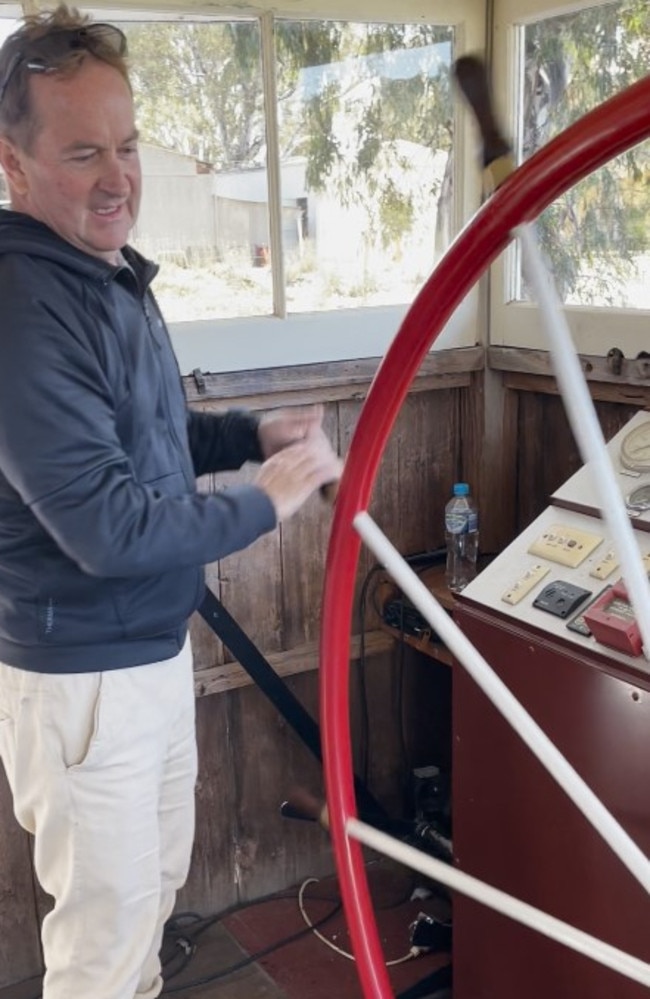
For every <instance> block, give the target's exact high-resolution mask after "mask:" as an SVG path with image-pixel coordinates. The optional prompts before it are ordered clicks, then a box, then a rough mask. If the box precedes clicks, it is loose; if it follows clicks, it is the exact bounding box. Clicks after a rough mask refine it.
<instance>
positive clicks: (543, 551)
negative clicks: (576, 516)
mask: <svg viewBox="0 0 650 999" xmlns="http://www.w3.org/2000/svg"><path fill="white" fill-rule="evenodd" d="M602 540H603V539H602V535H600V534H590V533H589V532H588V531H581V530H579V529H578V528H576V527H569V526H567V525H566V524H551V525H549V527H547V528H546V530H545V531H544V533H543V534H542V535H540V536H539V537H538V538H536V539H535V541H533V543H532V545H531V546H530V548H529V549H528V551H529V552H530V554H531V555H539V556H541V557H542V558H547V559H549V561H551V562H557V563H559V565H566V566H568V567H569V568H570V569H575V568H576V567H577V566H579V565H580V563H581V562H584V560H585V559H586V558H587V556H588V555H591V553H592V552H593V551H595V549H596V548H597V547H598V545H599V544H600V543H601V542H602Z"/></svg>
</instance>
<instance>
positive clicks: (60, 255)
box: [0, 209, 158, 286]
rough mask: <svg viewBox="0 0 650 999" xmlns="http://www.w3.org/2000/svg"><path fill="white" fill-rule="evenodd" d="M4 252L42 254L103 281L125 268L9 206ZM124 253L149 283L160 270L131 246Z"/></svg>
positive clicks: (3, 214)
mask: <svg viewBox="0 0 650 999" xmlns="http://www.w3.org/2000/svg"><path fill="white" fill-rule="evenodd" d="M3 253H26V254H28V255H29V256H30V257H43V258H45V259H46V260H50V261H52V262H53V263H58V264H62V265H63V266H64V267H68V268H70V269H72V270H76V271H78V272H80V273H82V274H83V275H84V276H86V277H88V278H91V279H92V278H95V279H97V280H100V281H104V282H106V281H110V280H111V278H113V277H114V276H115V275H117V274H119V272H120V271H121V270H122V266H121V265H118V266H114V265H113V264H109V263H106V261H104V260H101V259H100V258H99V257H93V256H91V254H89V253H84V252H83V251H82V250H78V249H77V247H76V246H73V245H72V244H71V243H68V242H67V241H66V240H65V239H61V237H60V236H58V235H57V234H56V233H55V232H54V231H53V230H52V229H50V228H49V227H48V226H46V225H45V224H44V223H43V222H39V221H38V220H37V219H34V218H31V216H29V215H24V214H23V213H22V212H13V211H10V210H9V209H2V210H0V255H2V254H3ZM122 253H123V255H124V258H125V260H126V261H127V263H129V264H130V265H131V267H132V268H133V269H134V270H135V272H136V274H137V275H138V276H139V278H140V280H141V281H142V282H143V284H144V285H145V286H146V285H148V284H149V282H150V281H152V280H153V278H154V277H155V276H156V274H157V273H158V266H157V265H156V264H154V263H152V262H151V261H150V260H146V259H145V257H143V256H142V255H141V254H140V253H138V252H137V250H134V249H133V248H132V247H130V246H127V247H124V248H123V249H122Z"/></svg>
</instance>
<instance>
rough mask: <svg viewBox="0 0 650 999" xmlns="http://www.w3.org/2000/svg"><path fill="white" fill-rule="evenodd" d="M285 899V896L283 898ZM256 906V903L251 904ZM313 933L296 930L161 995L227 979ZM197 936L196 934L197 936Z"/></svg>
mask: <svg viewBox="0 0 650 999" xmlns="http://www.w3.org/2000/svg"><path fill="white" fill-rule="evenodd" d="M285 897H286V896H285ZM265 901H267V900H265ZM268 901H270V899H268ZM251 904H256V903H251ZM340 910H341V903H340V902H339V903H338V904H337V905H335V906H334V908H333V909H332V910H331V911H330V912H328V913H327V914H326V915H325V916H323V917H322V919H319V920H318V922H317V923H315V924H314V928H316V927H320V926H324V925H325V923H327V922H328V921H329V920H330V919H332V917H333V916H335V915H336V913H337V912H339V911H340ZM217 921H218V920H217V918H212V919H211V922H210V925H212V924H213V923H215V922H217ZM204 929H205V927H204V926H203V927H202V928H201V930H200V931H199V932H200V933H201V932H203V930H204ZM310 932H313V928H310V927H306V928H305V929H304V930H298V931H297V932H296V933H292V934H291V935H290V936H288V937H284V938H283V939H282V940H279V941H276V942H275V943H273V944H269V946H268V947H264V948H263V949H262V950H258V951H256V952H255V953H254V954H249V955H248V956H247V957H245V958H242V960H241V961H237V962H236V964H231V965H230V966H229V967H228V968H222V969H221V970H220V971H217V972H214V973H213V974H211V975H205V976H204V977H203V978H197V979H195V980H194V981H192V982H184V983H183V984H182V985H176V986H172V988H168V987H167V986H166V985H165V986H164V988H163V990H162V992H161V993H160V994H161V995H170V994H172V993H174V992H185V991H186V990H188V989H195V988H198V987H199V986H200V985H209V984H211V983H212V982H217V981H220V980H221V979H222V978H227V977H228V976H229V975H232V974H234V973H235V972H236V971H241V970H242V969H243V968H247V967H248V966H249V965H251V964H255V963H257V961H260V960H261V959H262V958H263V957H268V955H269V954H273V953H275V951H277V950H280V949H281V948H282V947H287V946H288V945H289V944H292V943H295V941H296V940H300V939H302V938H303V937H304V936H306V935H307V934H308V933H310ZM197 935H198V934H197Z"/></svg>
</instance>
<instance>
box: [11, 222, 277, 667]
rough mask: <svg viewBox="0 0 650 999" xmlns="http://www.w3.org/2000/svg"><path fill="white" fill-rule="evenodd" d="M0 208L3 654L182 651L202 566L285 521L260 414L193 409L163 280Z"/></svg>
mask: <svg viewBox="0 0 650 999" xmlns="http://www.w3.org/2000/svg"><path fill="white" fill-rule="evenodd" d="M123 252H124V257H125V259H126V261H127V263H128V265H129V266H122V267H113V266H111V265H109V264H107V263H105V262H104V261H102V260H101V259H99V258H95V257H92V256H89V255H87V254H85V253H83V252H81V251H80V250H77V249H76V248H75V247H73V246H72V245H70V244H68V243H67V242H65V241H64V240H62V239H60V238H59V237H58V236H57V235H55V234H54V233H53V232H52V231H51V230H50V229H48V228H47V227H46V226H44V225H42V224H41V223H39V222H36V221H35V220H33V219H30V218H29V217H28V216H25V215H22V214H18V213H15V212H9V211H0V662H4V663H7V664H9V665H11V666H17V667H20V668H22V669H28V670H35V671H38V672H62V673H75V672H88V671H94V670H105V669H117V668H120V667H125V666H136V665H140V664H142V663H151V662H157V661H158V660H161V659H168V658H170V657H172V656H174V655H176V653H177V652H178V651H179V649H180V648H181V646H182V644H183V641H184V639H185V636H186V631H187V621H188V618H189V616H190V615H191V614H192V612H193V611H194V610H196V608H197V607H198V605H199V603H200V602H201V599H202V594H203V589H204V575H203V565H204V564H205V563H208V562H212V561H215V560H216V559H219V558H222V557H223V556H225V555H228V554H229V553H231V552H233V551H237V550H239V549H241V548H244V547H246V546H247V545H249V544H250V543H251V542H252V541H254V540H255V539H256V538H257V537H259V536H260V535H261V534H263V533H265V532H266V531H269V530H271V529H272V528H273V527H274V526H275V523H276V516H275V510H274V508H273V504H272V503H271V501H270V499H269V498H268V496H267V495H266V494H265V493H264V492H263V491H262V490H261V489H259V488H257V487H256V486H253V485H242V486H238V487H233V488H229V489H226V490H223V491H221V492H217V493H213V494H207V493H199V492H198V491H197V488H196V476H199V475H203V474H205V473H207V472H215V471H221V470H225V469H235V468H239V467H240V466H241V465H242V464H243V463H244V462H245V461H247V460H249V459H251V460H260V459H261V454H260V452H259V444H258V439H257V420H256V419H255V417H254V416H252V415H250V414H247V413H243V412H237V411H231V412H226V413H223V414H202V413H198V412H192V411H189V410H188V408H187V406H186V404H185V398H184V394H183V388H182V382H181V379H180V374H179V370H178V366H177V363H176V360H175V357H174V354H173V351H172V348H171V345H170V342H169V337H168V334H167V330H166V328H165V325H164V323H163V321H162V318H161V316H160V313H159V311H158V308H157V306H156V303H155V300H154V298H153V296H152V294H151V292H150V291H149V290H148V289H149V284H150V282H151V280H152V278H153V277H154V276H155V274H156V272H157V268H156V267H155V265H153V264H151V263H149V262H148V261H146V260H145V259H144V258H143V257H141V256H139V255H138V254H137V253H136V252H135V251H134V250H132V249H129V248H126V249H125V250H124V251H123Z"/></svg>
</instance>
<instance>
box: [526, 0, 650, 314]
mask: <svg viewBox="0 0 650 999" xmlns="http://www.w3.org/2000/svg"><path fill="white" fill-rule="evenodd" d="M525 39H526V52H525V66H526V70H525V86H524V95H523V96H524V109H523V155H524V157H527V156H529V155H531V154H532V153H533V152H535V150H536V149H538V148H539V147H540V146H542V145H543V144H544V143H546V142H547V141H548V140H549V139H551V138H552V137H553V136H554V135H556V134H558V133H559V132H560V131H562V130H563V129H564V128H566V127H567V126H569V125H570V124H572V123H573V122H574V121H576V120H577V119H578V118H579V117H581V116H582V115H584V114H585V113H586V112H588V111H590V110H591V109H592V108H595V107H597V106H598V105H599V104H601V103H602V102H603V101H605V100H606V99H607V98H608V97H611V96H612V95H613V94H615V93H617V92H619V91H621V90H623V89H624V88H626V87H627V86H629V85H630V84H632V83H634V82H635V81H636V80H639V79H641V77H643V76H644V75H645V74H646V73H647V69H648V65H650V5H649V4H648V2H647V0H621V2H618V3H613V4H606V5H603V6H598V7H591V8H587V9H586V10H582V11H578V12H575V13H572V14H566V15H563V16H559V17H553V18H551V19H547V20H543V21H539V22H536V23H535V24H532V25H529V26H528V27H527V28H526V34H525ZM649 214H650V149H649V144H648V143H647V142H646V143H644V144H642V145H641V146H639V147H637V149H635V150H632V151H630V152H628V153H627V154H625V155H624V156H620V157H618V158H617V159H615V160H614V161H612V162H610V163H609V164H607V165H606V166H604V167H603V168H601V169H600V170H598V171H595V172H594V173H592V174H591V175H590V176H589V177H587V178H585V179H584V180H583V181H581V182H580V183H579V184H577V185H575V187H574V188H572V190H570V191H569V192H567V194H566V195H564V196H563V197H562V198H559V199H558V200H557V201H556V202H555V203H554V204H553V205H551V206H550V207H549V208H548V209H547V210H546V211H545V212H544V213H543V214H542V215H541V217H540V219H539V231H540V240H541V243H542V247H543V249H544V251H545V253H546V255H547V256H548V257H549V259H550V261H551V264H552V268H553V272H554V275H555V280H556V284H557V286H558V290H559V292H560V294H561V296H562V297H563V298H567V297H569V296H570V295H572V294H576V293H577V294H578V295H579V294H581V292H584V293H585V294H587V295H593V296H594V297H596V298H597V299H598V300H599V301H604V302H609V303H610V304H615V303H616V302H617V301H618V300H619V298H620V294H621V288H622V287H623V285H624V284H625V280H626V279H627V277H629V275H630V272H631V266H632V265H633V263H634V259H635V255H636V254H638V253H642V252H644V251H647V250H648V249H649V247H650V241H649V238H648V227H647V219H648V215H649ZM586 271H587V272H589V275H590V276H589V287H588V288H587V289H586V288H585V272H586Z"/></svg>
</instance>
